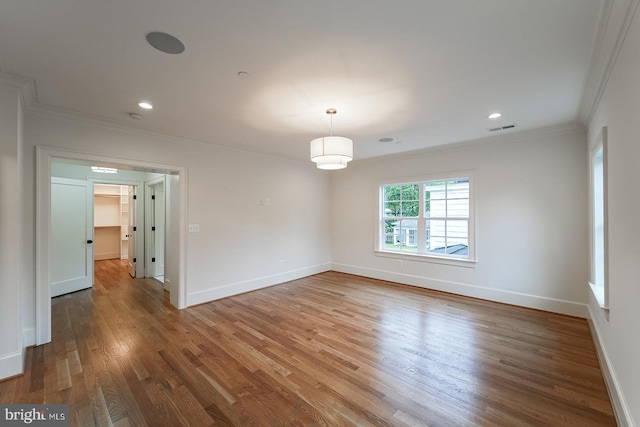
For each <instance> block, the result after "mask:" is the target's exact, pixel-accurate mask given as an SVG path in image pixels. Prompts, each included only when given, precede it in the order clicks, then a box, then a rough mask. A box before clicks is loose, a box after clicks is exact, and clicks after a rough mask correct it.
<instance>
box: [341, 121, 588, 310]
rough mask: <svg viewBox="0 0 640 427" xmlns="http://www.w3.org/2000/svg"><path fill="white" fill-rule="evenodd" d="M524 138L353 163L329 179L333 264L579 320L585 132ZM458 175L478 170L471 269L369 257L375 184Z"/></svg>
mask: <svg viewBox="0 0 640 427" xmlns="http://www.w3.org/2000/svg"><path fill="white" fill-rule="evenodd" d="M527 135H528V136H527V137H526V139H522V140H520V139H521V138H524V136H523V134H519V135H518V136H517V138H519V140H517V141H515V140H510V138H509V137H508V136H504V135H503V136H502V137H501V138H493V139H487V140H484V141H477V142H474V143H470V144H463V145H462V146H461V145H458V146H457V147H451V148H449V149H441V150H440V151H435V150H432V151H424V152H421V153H414V154H412V155H409V156H398V157H396V158H386V159H379V160H371V161H361V162H354V163H353V164H352V165H350V166H349V167H348V168H347V169H346V170H344V171H340V173H336V174H335V175H332V180H331V221H332V234H331V248H332V266H333V268H334V269H336V270H340V271H345V272H351V273H355V274H361V275H365V276H371V277H377V278H381V279H385V280H393V281H397V282H401V283H407V284H412V285H416V286H424V287H427V288H433V289H440V290H444V291H447V292H454V293H459V294H464V295H469V296H475V297H480V298H486V299H492V300H495V301H503V302H507V303H511V304H517V305H523V306H528V307H534V308H540V309H545V310H550V311H557V312H561V313H567V314H572V315H577V316H583V317H586V316H587V315H588V312H587V309H586V305H585V304H586V302H587V293H586V288H585V283H586V281H587V273H588V264H587V262H588V261H587V256H588V252H587V246H588V239H587V230H588V229H587V221H588V215H587V212H586V206H587V200H588V199H587V197H588V192H587V169H586V167H585V165H586V164H587V155H586V142H585V141H586V135H585V133H584V131H583V130H580V129H575V128H574V129H571V128H568V129H567V128H565V129H553V130H550V129H547V130H538V131H535V132H529V133H528V134H527ZM499 141H500V142H502V143H498V142H499ZM463 147H464V149H461V148H463ZM464 170H474V171H475V183H474V187H475V210H476V229H477V234H476V249H477V253H476V255H477V259H478V263H477V264H476V266H475V268H466V267H458V266H451V265H442V264H435V263H429V262H421V261H407V260H404V261H403V263H402V265H400V263H399V261H398V260H397V259H393V258H388V257H382V256H377V255H376V254H375V253H374V242H375V232H376V225H377V212H378V211H377V187H378V185H379V184H380V183H381V182H382V181H388V180H393V179H396V178H397V179H398V180H402V179H403V178H406V177H419V176H425V175H431V174H437V173H448V172H457V171H464Z"/></svg>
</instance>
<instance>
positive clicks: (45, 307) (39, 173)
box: [35, 146, 187, 345]
mask: <svg viewBox="0 0 640 427" xmlns="http://www.w3.org/2000/svg"><path fill="white" fill-rule="evenodd" d="M56 162H68V163H70V164H76V165H84V166H89V165H101V166H104V167H113V168H122V169H123V170H129V171H138V172H147V173H156V174H166V185H165V189H164V190H165V199H166V200H167V201H169V202H170V203H167V205H166V206H165V213H166V218H165V222H166V225H165V229H166V233H165V244H164V248H165V252H166V255H167V257H166V258H167V259H168V260H169V261H170V263H169V265H165V268H164V270H165V271H164V273H165V274H164V275H165V284H167V286H166V287H167V290H168V291H169V295H170V302H171V304H172V305H174V306H176V307H177V308H179V309H182V308H185V307H186V305H187V294H186V268H185V266H186V262H185V248H186V210H187V203H186V194H187V191H186V189H187V173H186V169H185V168H183V167H180V166H175V165H166V164H157V163H151V162H146V161H141V160H131V159H121V158H113V157H109V156H102V155H94V154H87V153H80V152H74V151H68V150H60V149H54V148H49V147H40V146H39V147H36V236H37V237H36V298H35V299H36V344H37V345H40V344H45V343H47V342H50V341H51V268H52V253H51V229H52V227H51V196H52V194H51V177H52V165H53V164H54V163H56ZM84 179H85V180H86V179H87V177H86V175H85V177H84ZM121 184H129V183H127V182H121ZM135 184H139V186H138V189H143V188H144V183H143V182H136V183H135ZM140 211H142V210H140ZM141 214H142V213H138V214H136V216H137V217H139V215H141ZM143 222H144V218H142V219H141V221H140V223H143ZM139 240H140V242H136V247H137V253H140V254H144V241H143V239H139ZM142 258H144V257H142ZM140 270H141V272H140V273H139V272H138V271H136V276H138V275H140V277H142V276H144V273H145V271H144V268H142V269H140ZM168 278H170V279H171V280H170V281H169V280H167V279H168Z"/></svg>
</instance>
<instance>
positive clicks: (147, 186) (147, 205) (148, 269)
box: [144, 176, 167, 288]
mask: <svg viewBox="0 0 640 427" xmlns="http://www.w3.org/2000/svg"><path fill="white" fill-rule="evenodd" d="M161 183H162V184H164V188H165V193H164V195H165V200H164V206H165V221H164V234H165V236H166V234H167V220H166V206H167V193H166V188H167V179H166V176H163V177H159V178H155V179H152V180H150V181H147V182H145V183H144V213H145V218H144V220H145V222H144V229H145V230H144V233H145V234H144V237H145V238H144V248H145V251H144V253H145V270H144V271H145V277H153V268H154V266H153V263H152V262H151V255H152V251H151V246H152V243H151V238H152V236H153V233H152V232H151V224H152V223H153V218H152V215H153V214H152V212H151V204H152V203H151V187H155V186H156V185H158V184H161ZM164 246H165V250H164V252H165V257H166V252H167V247H166V246H167V245H166V238H165V245H164ZM164 287H165V288H166V283H165V284H164Z"/></svg>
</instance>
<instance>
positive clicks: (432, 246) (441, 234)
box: [425, 220, 446, 252]
mask: <svg viewBox="0 0 640 427" xmlns="http://www.w3.org/2000/svg"><path fill="white" fill-rule="evenodd" d="M445 225H446V222H445V221H444V220H428V221H426V227H425V232H426V235H427V245H426V249H427V251H434V250H438V249H439V250H441V251H443V252H444V246H445Z"/></svg>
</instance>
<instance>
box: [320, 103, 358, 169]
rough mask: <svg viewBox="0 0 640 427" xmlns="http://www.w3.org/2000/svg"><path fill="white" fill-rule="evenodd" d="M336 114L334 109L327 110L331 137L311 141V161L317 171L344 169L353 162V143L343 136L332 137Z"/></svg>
mask: <svg viewBox="0 0 640 427" xmlns="http://www.w3.org/2000/svg"><path fill="white" fill-rule="evenodd" d="M336 113H337V110H336V109H335V108H329V109H327V114H329V117H331V135H330V136H323V137H320V138H316V139H314V140H313V141H311V161H312V162H314V163H315V164H316V165H317V167H318V169H327V170H335V169H344V168H346V167H347V163H348V162H350V161H351V160H353V141H352V140H350V139H349V138H345V137H343V136H333V115H334V114H336Z"/></svg>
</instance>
